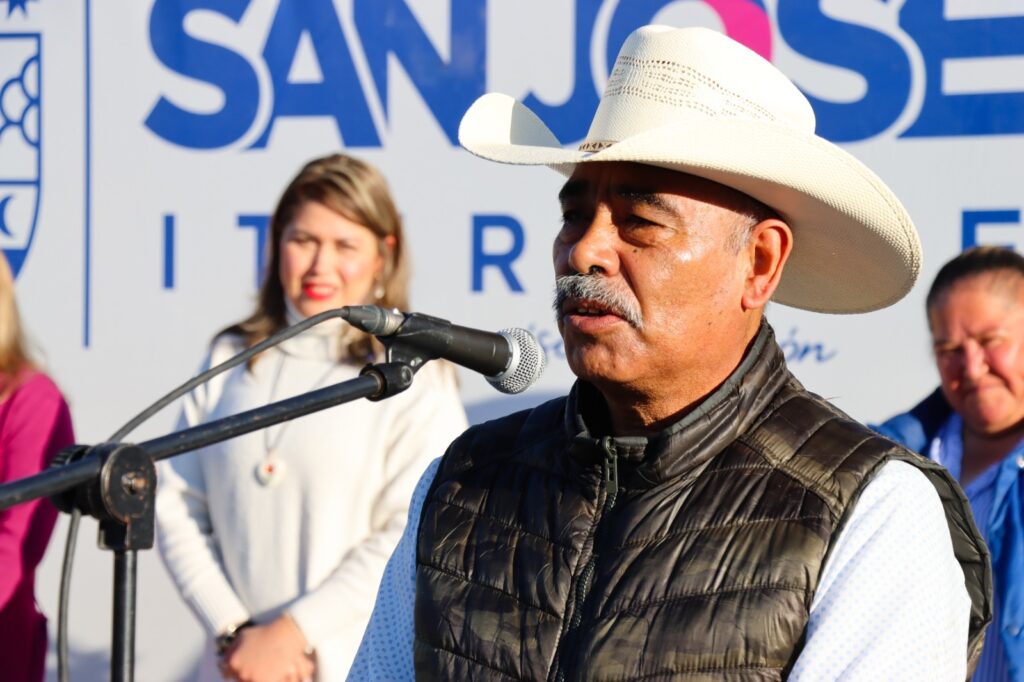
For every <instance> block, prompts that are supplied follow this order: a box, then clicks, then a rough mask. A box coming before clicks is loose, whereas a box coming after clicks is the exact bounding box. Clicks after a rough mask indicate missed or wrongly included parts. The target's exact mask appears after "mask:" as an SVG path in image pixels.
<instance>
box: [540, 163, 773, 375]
mask: <svg viewBox="0 0 1024 682" xmlns="http://www.w3.org/2000/svg"><path fill="white" fill-rule="evenodd" d="M559 199H560V201H561V205H562V216H563V226H562V229H561V231H560V232H559V234H558V237H557V238H556V239H555V244H554V262H555V274H556V276H557V277H559V278H562V277H564V276H566V275H573V274H576V273H580V274H592V275H593V276H592V277H587V278H583V279H582V281H580V282H579V283H577V286H570V287H565V289H566V291H567V292H568V297H566V298H564V300H562V301H561V303H560V305H559V301H558V298H563V297H562V296H559V297H557V298H556V311H555V315H556V319H557V322H558V328H559V330H560V331H561V333H562V338H563V339H564V341H565V349H566V356H567V358H568V361H569V366H570V367H571V368H572V370H573V372H574V373H575V374H576V375H577V376H579V377H580V378H582V379H585V380H587V381H590V382H591V383H594V384H595V385H597V386H598V388H602V389H608V388H611V389H615V390H623V389H624V390H626V391H628V392H636V393H639V394H641V395H656V394H657V393H658V392H659V391H660V392H664V391H673V390H677V389H680V388H682V387H684V386H686V387H688V388H689V390H690V394H693V395H704V394H706V393H707V392H710V391H711V390H712V389H713V388H714V387H715V386H717V385H718V384H719V383H720V382H721V381H722V380H724V379H725V377H727V376H728V374H729V373H731V371H732V370H733V369H734V368H735V367H736V365H737V364H738V363H739V361H740V359H741V358H742V356H743V352H744V350H745V348H746V345H747V342H748V341H749V339H750V338H751V336H752V335H753V334H752V332H751V326H750V319H751V318H750V315H749V311H744V309H743V306H742V304H741V296H742V292H743V288H744V282H745V278H746V276H747V273H748V270H749V266H748V264H747V262H746V259H747V258H748V257H747V256H745V253H746V250H745V249H741V248H738V246H739V244H740V243H741V242H742V238H741V239H738V238H737V230H741V229H744V228H746V227H747V226H748V225H749V223H750V220H749V218H747V217H745V216H742V215H740V214H738V213H737V212H735V211H734V210H732V209H731V208H728V207H729V206H735V205H736V202H737V193H736V192H734V191H733V190H731V189H728V188H725V187H723V186H721V185H718V184H716V183H713V182H710V181H707V180H703V179H700V178H696V177H693V176H690V175H686V174H683V173H677V172H674V171H669V170H665V169H661V168H655V167H652V166H644V165H639V164H627V163H589V164H579V165H578V166H577V167H576V171H575V172H574V173H573V175H572V177H571V178H570V179H569V181H568V182H567V183H566V184H565V186H564V187H563V188H562V191H561V193H560V194H559ZM566 291H563V294H565V293H566ZM754 329H755V330H756V326H755V327H754ZM694 390H696V393H694ZM606 395H607V393H606Z"/></svg>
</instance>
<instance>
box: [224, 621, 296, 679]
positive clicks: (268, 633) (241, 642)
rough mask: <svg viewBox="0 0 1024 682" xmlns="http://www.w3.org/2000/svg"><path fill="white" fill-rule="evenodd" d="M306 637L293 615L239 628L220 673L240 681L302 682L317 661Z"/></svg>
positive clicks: (225, 656)
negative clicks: (308, 651) (314, 660)
mask: <svg viewBox="0 0 1024 682" xmlns="http://www.w3.org/2000/svg"><path fill="white" fill-rule="evenodd" d="M307 646H308V645H307V643H306V638H305V636H304V635H303V634H302V631H301V630H299V626H298V625H296V624H295V621H294V620H292V618H291V616H289V615H288V614H283V615H282V616H280V617H278V618H277V619H276V620H274V621H272V622H270V623H267V624H266V625H253V626H252V627H247V628H245V629H243V630H240V631H239V633H238V637H237V638H236V639H235V641H234V643H233V644H232V645H231V648H229V649H228V650H227V651H226V652H225V653H224V656H223V657H222V658H221V664H220V674H221V675H222V676H223V677H224V679H227V680H239V681H240V682H303V681H304V680H310V679H312V678H313V672H314V671H315V670H316V665H315V664H314V663H313V657H312V655H311V654H309V653H307Z"/></svg>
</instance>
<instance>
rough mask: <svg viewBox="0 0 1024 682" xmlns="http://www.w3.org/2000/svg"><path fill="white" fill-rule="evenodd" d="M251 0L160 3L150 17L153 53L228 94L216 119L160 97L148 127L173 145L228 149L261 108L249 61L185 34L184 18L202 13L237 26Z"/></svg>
mask: <svg viewBox="0 0 1024 682" xmlns="http://www.w3.org/2000/svg"><path fill="white" fill-rule="evenodd" d="M248 6H249V0H156V1H155V2H154V3H153V11H152V13H151V14H150V17H149V40H150V43H152V45H153V53H154V54H155V55H156V57H157V59H159V60H160V61H161V62H162V63H163V64H164V66H166V67H167V68H169V69H171V70H172V71H174V72H176V73H179V74H181V75H182V76H187V77H189V78H194V79H196V80H199V81H203V82H204V83H209V84H210V85H212V86H214V87H215V88H217V89H219V90H220V91H221V92H222V93H224V106H222V107H221V108H220V110H219V111H215V112H213V113H198V112H194V111H189V110H188V109H183V108H181V107H179V106H178V105H177V104H175V103H174V102H171V101H170V100H169V99H167V98H166V97H164V96H163V95H161V96H160V99H159V100H157V103H156V105H155V106H154V107H153V109H152V111H150V112H149V115H148V116H147V117H146V121H145V125H146V127H147V128H149V129H150V130H152V131H153V132H154V133H156V134H157V135H159V136H160V137H162V138H163V139H165V140H167V141H168V142H171V143H173V144H177V145H181V146H182V147H192V148H194V149H216V148H218V147H224V146H227V145H229V144H231V143H232V142H234V141H235V140H237V139H238V138H240V137H241V136H242V135H244V134H245V133H246V131H248V130H249V128H250V127H251V126H252V123H253V120H254V119H255V117H256V111H257V109H258V107H259V102H260V88H259V82H258V81H257V79H256V72H255V71H253V68H252V66H250V65H249V62H247V61H246V60H245V57H243V56H241V55H239V54H236V53H235V52H232V51H231V50H229V49H228V48H226V47H223V46H220V45H214V44H212V43H207V42H203V41H201V40H198V39H196V38H193V37H192V36H190V35H189V34H188V33H186V32H185V17H186V16H188V14H189V12H192V11H193V10H198V9H205V10H210V11H213V12H217V13H218V14H221V15H223V16H224V17H226V18H228V19H230V20H232V21H234V22H235V23H236V24H237V23H238V22H239V21H240V20H241V18H242V15H243V14H244V13H245V10H246V8H247V7H248Z"/></svg>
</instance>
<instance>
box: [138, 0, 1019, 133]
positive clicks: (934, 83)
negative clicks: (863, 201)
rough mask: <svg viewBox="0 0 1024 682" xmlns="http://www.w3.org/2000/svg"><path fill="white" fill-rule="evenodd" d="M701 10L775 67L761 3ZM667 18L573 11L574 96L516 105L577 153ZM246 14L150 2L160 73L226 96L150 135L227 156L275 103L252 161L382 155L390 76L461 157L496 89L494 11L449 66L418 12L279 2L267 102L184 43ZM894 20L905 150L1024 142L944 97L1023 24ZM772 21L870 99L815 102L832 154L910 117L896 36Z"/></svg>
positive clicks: (993, 106) (795, 11)
mask: <svg viewBox="0 0 1024 682" xmlns="http://www.w3.org/2000/svg"><path fill="white" fill-rule="evenodd" d="M609 2H613V3H614V6H613V7H612V8H611V13H610V20H609V24H608V34H607V35H608V38H607V42H606V43H605V44H604V45H599V46H596V47H597V48H599V49H595V50H592V49H591V48H592V47H594V46H593V41H594V38H595V34H596V33H597V31H596V24H597V19H598V14H599V13H600V10H601V9H602V8H603V7H604V6H605V5H607V4H608V3H609ZM705 2H706V4H707V5H708V7H710V8H711V9H712V10H714V11H716V12H718V13H719V16H721V17H722V18H723V21H724V22H725V24H726V25H727V29H728V30H730V31H731V32H732V33H731V34H733V35H735V36H736V37H737V38H738V39H741V40H744V41H745V42H747V43H757V42H758V41H764V44H758V45H755V44H751V47H752V49H755V50H761V51H762V52H763V53H764V54H769V53H771V42H772V40H773V39H772V37H771V31H769V30H767V29H765V30H761V29H760V28H759V29H758V30H756V31H754V30H752V29H750V27H749V26H748V25H747V24H749V22H738V19H737V17H740V16H741V15H742V14H743V12H746V11H755V13H758V12H759V13H760V14H761V15H762V16H763V18H764V21H765V22H767V21H768V18H767V17H768V13H767V12H766V11H765V9H764V4H763V2H761V1H760V0H705ZM671 4H673V0H630V1H629V2H626V1H625V0H617V1H616V0H604V1H603V0H576V1H575V19H574V28H573V31H574V32H573V35H572V36H571V37H569V39H570V40H572V55H573V64H572V66H571V67H570V68H571V70H572V88H571V90H570V93H571V94H570V95H569V96H568V98H567V99H566V100H565V101H563V102H560V103H548V102H544V101H541V100H540V99H539V98H538V97H537V95H536V94H535V93H533V92H530V91H527V92H521V93H512V94H513V95H516V96H517V97H519V98H521V99H523V101H524V103H525V104H526V105H527V106H528V107H530V108H531V109H532V110H534V111H535V112H536V113H537V114H538V116H540V118H541V120H543V121H544V122H545V124H547V126H548V127H549V128H551V130H552V132H554V134H555V136H556V137H557V138H558V139H559V140H562V141H563V142H565V143H570V142H572V141H574V140H579V139H581V138H583V137H584V136H585V135H586V129H587V126H588V125H589V121H590V120H591V118H592V116H593V113H594V109H595V108H596V106H597V102H598V92H597V84H596V83H595V82H594V77H593V73H594V69H593V66H594V65H593V64H592V63H591V61H592V56H591V55H599V56H598V57H597V58H598V59H600V60H602V61H604V62H606V63H607V64H606V65H607V66H608V68H609V69H610V68H611V65H612V62H613V61H614V57H615V55H616V53H617V52H618V50H619V47H620V46H621V44H622V41H623V40H624V39H625V37H626V36H627V35H629V33H630V32H631V31H633V30H634V29H635V28H637V27H638V26H640V25H642V24H644V23H647V22H649V21H651V19H652V18H654V17H656V15H657V14H658V12H659V11H661V10H662V9H663V8H665V7H667V6H669V5H671ZM249 5H250V0H154V2H153V10H152V12H151V14H150V23H149V34H150V41H151V43H152V46H153V53H154V54H155V55H156V57H157V59H158V60H159V61H160V62H161V63H162V64H163V65H164V66H166V67H167V68H168V69H170V70H171V71H173V72H175V73H177V74H179V75H181V76H184V77H186V78H191V79H194V80H197V81H201V82H203V83H207V84H209V85H211V86H213V87H214V88H217V89H218V90H220V91H221V92H222V93H223V95H224V104H223V106H222V107H221V108H220V109H219V110H218V111H215V112H206V111H197V110H194V109H190V108H189V106H188V103H187V102H173V101H171V100H170V99H169V98H168V97H166V96H165V95H159V96H158V98H157V100H156V104H155V105H154V106H153V109H152V110H151V111H150V112H149V115H148V116H147V117H146V121H145V125H146V126H147V127H148V128H149V129H150V130H151V131H152V132H153V133H154V134H156V135H158V136H159V137H161V138H163V139H165V140H167V141H169V142H171V143H173V144H178V145H182V146H185V147H192V148H196V149H214V148H220V147H226V146H228V145H230V144H232V143H234V142H237V141H238V140H239V139H241V138H242V136H243V135H245V134H246V133H247V132H248V131H249V130H250V128H252V126H253V124H254V122H255V117H256V115H257V112H258V110H259V108H260V106H259V105H260V102H261V101H263V100H265V99H267V98H269V99H270V104H271V106H270V107H269V110H270V112H271V114H270V119H269V121H268V122H267V124H266V127H265V128H264V130H262V131H260V135H259V139H258V140H257V141H256V143H255V144H254V146H255V147H264V146H265V145H266V144H267V143H268V140H269V137H270V133H271V130H272V128H273V125H274V123H275V122H276V121H277V120H279V119H280V118H282V117H309V116H326V117H329V118H332V119H333V120H334V121H335V122H336V125H337V127H338V132H339V135H340V137H341V139H342V140H343V142H344V144H345V145H346V146H348V147H379V146H381V145H382V141H381V139H380V131H379V130H377V127H376V124H375V123H374V121H373V118H372V116H371V113H370V107H369V104H368V103H369V102H370V101H373V98H376V100H377V101H379V102H380V103H381V105H382V110H383V114H384V117H385V120H387V119H388V117H389V114H390V111H391V109H390V104H391V103H390V96H389V88H390V79H389V65H395V64H397V65H399V66H401V68H403V69H404V70H405V72H406V74H407V75H408V77H409V80H410V82H411V83H412V86H413V87H414V88H415V89H416V91H417V92H418V93H419V95H420V97H421V98H422V100H423V103H424V104H425V106H426V108H427V109H428V110H429V112H430V114H431V115H432V116H433V118H434V119H435V120H436V121H437V123H438V125H439V126H440V128H441V130H443V131H444V133H445V135H446V137H447V138H448V140H449V141H450V142H451V143H452V144H455V143H456V137H457V129H458V122H459V120H460V118H461V116H462V113H463V112H464V111H465V110H466V108H467V107H468V106H469V105H470V103H471V102H472V101H473V99H474V98H476V97H477V96H478V95H480V94H482V93H483V92H485V91H486V89H487V83H486V73H487V71H488V68H487V67H488V63H487V60H488V58H489V54H488V50H487V32H488V30H487V29H488V27H487V19H488V14H487V3H486V1H485V0H450V10H449V14H448V22H449V23H448V29H449V34H450V41H449V44H448V46H447V47H448V50H447V52H448V55H449V56H448V59H447V60H446V59H442V57H441V56H440V55H441V52H442V50H439V49H437V46H435V45H434V44H433V43H431V41H430V39H429V38H428V37H427V33H426V31H425V30H424V28H423V26H422V24H421V23H420V21H419V20H418V19H417V18H416V15H415V13H414V12H413V11H412V10H411V8H410V7H409V5H408V0H353V20H354V24H355V30H356V33H357V35H354V36H353V35H347V34H346V32H345V30H344V29H343V27H342V25H341V22H340V21H339V19H338V15H337V10H336V7H335V4H334V2H332V0H303V1H302V2H279V3H278V5H277V9H276V13H275V14H274V17H273V20H272V23H271V24H270V26H268V27H267V37H266V43H265V46H264V49H263V53H262V58H263V59H264V61H265V62H266V67H267V70H268V71H269V73H270V75H271V78H270V82H271V87H270V90H271V91H270V92H261V91H260V85H259V81H258V79H257V77H256V68H255V67H254V66H253V65H252V64H250V63H248V61H247V58H246V57H245V56H243V55H241V54H238V53H236V52H235V51H233V50H232V49H230V48H228V47H225V46H223V45H216V44H213V43H209V42H206V41H204V40H201V39H199V38H196V37H195V36H192V35H190V34H189V33H188V32H187V31H186V29H185V23H186V18H187V17H188V15H189V13H191V12H193V11H197V10H204V11H207V12H216V13H218V14H221V15H222V16H224V17H225V18H227V19H229V20H230V21H232V22H234V23H236V24H237V23H239V21H240V20H241V18H242V16H243V15H244V14H245V12H246V10H247V8H248V7H249ZM744 7H746V8H748V9H747V10H743V9H742V8H744ZM744 16H745V15H744ZM898 17H899V25H898V27H896V28H897V29H898V30H900V31H902V32H903V34H905V35H907V36H909V37H910V38H911V39H912V40H913V41H914V43H916V47H917V49H918V50H919V51H920V53H921V55H922V56H923V62H924V67H925V68H924V70H923V74H922V76H921V77H922V78H923V79H924V81H925V82H924V83H923V84H920V85H921V86H923V90H924V99H923V102H922V104H921V109H920V111H919V112H918V114H917V118H916V120H915V121H913V122H912V123H911V124H910V125H909V127H908V128H907V129H906V130H905V131H904V132H903V133H901V134H902V135H903V136H905V137H941V136H949V135H994V134H1022V133H1024V92H1021V91H1011V92H972V93H957V92H948V88H946V87H945V80H944V79H945V74H944V66H945V65H946V64H947V62H949V61H951V60H959V59H979V58H982V59H983V58H987V57H1024V43H1022V42H1021V40H1020V36H1021V35H1024V16H1010V17H1000V18H992V19H955V18H954V19H949V18H947V17H946V16H944V13H943V7H942V3H938V2H936V1H935V0H927V1H926V0H906V1H905V2H904V3H903V5H902V7H901V8H900V9H899V13H898ZM775 20H776V22H777V34H778V38H775V40H778V39H781V40H784V41H785V42H786V44H787V45H788V46H789V47H790V48H792V49H793V50H795V51H796V52H797V53H799V54H800V55H801V56H802V57H804V58H806V59H808V60H811V61H814V62H816V63H818V64H824V65H828V66H831V67H835V68H839V69H844V70H846V71H849V72H852V73H854V74H856V75H857V76H858V77H860V78H861V79H863V81H864V83H865V86H866V87H865V90H864V94H863V95H862V96H860V97H859V98H858V99H856V100H855V101H842V100H828V99H823V98H821V97H816V96H814V95H810V96H809V99H810V101H811V104H812V106H813V107H814V111H815V115H816V117H817V121H818V133H819V134H821V135H822V136H823V137H826V138H828V139H830V140H833V141H836V142H853V141H858V140H865V139H869V138H871V137H874V136H877V135H879V134H881V133H882V132H883V131H885V130H887V129H889V128H890V127H891V126H892V125H893V124H894V123H895V122H896V121H897V120H899V119H900V117H901V116H902V115H903V114H904V112H905V110H906V109H907V107H908V105H909V104H910V99H911V98H910V94H911V92H912V91H913V89H914V88H913V86H914V83H913V78H914V76H915V73H914V71H913V69H912V68H911V57H912V55H911V54H909V51H911V50H913V47H908V46H906V45H904V44H902V43H900V42H899V41H897V40H896V39H895V38H894V37H893V36H892V32H891V30H887V31H882V30H879V29H876V28H871V27H868V26H863V25H860V24H855V23H848V22H845V21H842V20H841V19H838V18H836V17H832V16H829V15H827V14H826V13H825V12H824V11H823V10H822V8H821V6H820V3H817V2H804V1H802V0H778V2H777V7H776V12H775ZM730 22H733V23H732V24H731V25H730ZM737 22H738V23H737ZM730 26H731V27H730ZM766 26H767V24H766ZM737 31H738V32H737ZM744 31H748V32H747V33H744ZM303 39H308V43H309V44H311V45H312V47H313V51H314V53H315V56H316V58H317V60H318V62H319V66H320V71H321V73H322V79H321V80H320V81H319V82H314V83H310V82H301V83H298V82H290V81H289V80H288V76H289V73H290V70H291V66H292V64H293V63H294V61H295V57H296V53H297V51H298V49H299V45H300V44H302V40H303ZM356 47H361V49H362V51H363V52H362V57H363V59H364V60H365V63H366V64H367V66H368V67H369V72H370V75H371V77H372V83H367V84H365V85H366V88H364V83H362V82H361V81H360V80H359V77H358V75H357V73H356V69H355V66H354V64H355V63H356V62H357V59H356V57H357V56H358V55H355V54H353V51H352V50H353V49H355V48H356ZM602 66H604V65H602ZM368 90H372V91H368Z"/></svg>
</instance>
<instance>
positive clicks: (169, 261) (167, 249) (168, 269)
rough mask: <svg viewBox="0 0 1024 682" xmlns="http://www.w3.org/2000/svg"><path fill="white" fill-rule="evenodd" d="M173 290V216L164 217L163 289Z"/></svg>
mask: <svg viewBox="0 0 1024 682" xmlns="http://www.w3.org/2000/svg"><path fill="white" fill-rule="evenodd" d="M173 288H174V216H173V215H172V214H170V213H168V214H167V215H165V216H164V289H173Z"/></svg>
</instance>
